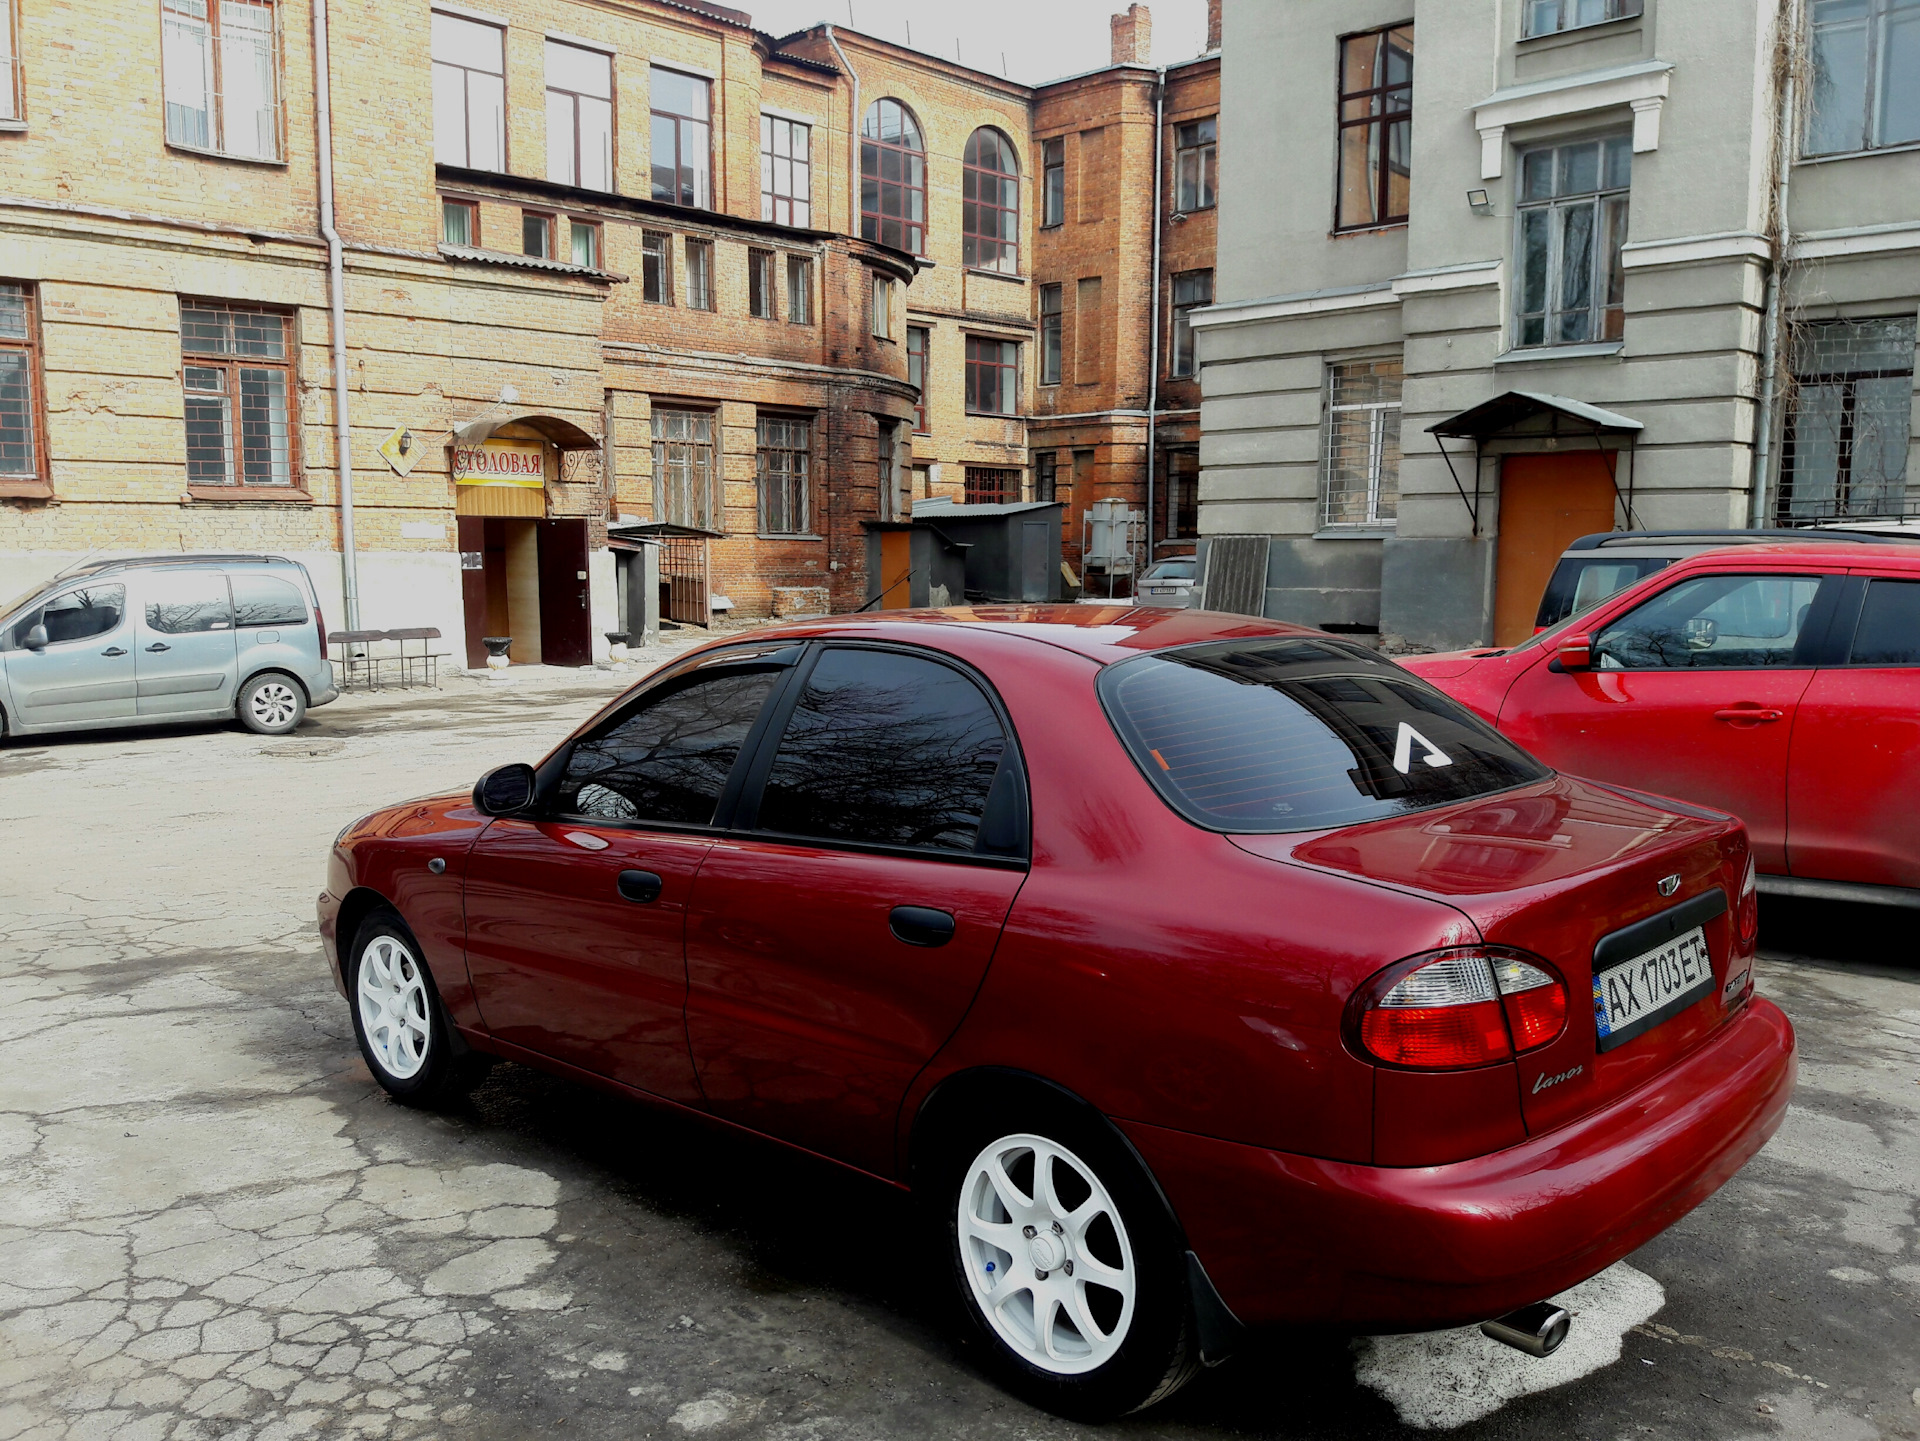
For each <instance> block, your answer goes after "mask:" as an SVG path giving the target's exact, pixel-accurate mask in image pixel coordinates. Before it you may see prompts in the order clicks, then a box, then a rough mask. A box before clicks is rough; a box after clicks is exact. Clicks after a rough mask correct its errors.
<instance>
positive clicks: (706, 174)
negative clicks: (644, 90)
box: [651, 65, 713, 210]
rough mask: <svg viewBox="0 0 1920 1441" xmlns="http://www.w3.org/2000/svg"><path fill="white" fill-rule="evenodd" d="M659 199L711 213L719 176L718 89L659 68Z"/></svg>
mask: <svg viewBox="0 0 1920 1441" xmlns="http://www.w3.org/2000/svg"><path fill="white" fill-rule="evenodd" d="M651 90H652V100H651V104H652V107H653V112H652V113H653V135H652V141H653V157H652V163H653V198H654V199H655V200H659V201H663V202H665V203H666V204H668V205H689V206H692V207H693V208H694V209H696V210H705V209H707V208H708V207H709V206H710V204H711V203H712V202H711V199H710V196H711V194H712V190H711V176H712V172H713V85H712V82H711V81H708V80H705V79H703V78H702V77H700V76H698V75H683V74H681V73H680V72H679V71H678V70H663V69H661V68H660V67H659V66H658V65H656V66H654V67H653V73H652V76H651Z"/></svg>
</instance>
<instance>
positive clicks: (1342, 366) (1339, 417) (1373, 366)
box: [1196, 356, 1404, 526]
mask: <svg viewBox="0 0 1920 1441" xmlns="http://www.w3.org/2000/svg"><path fill="white" fill-rule="evenodd" d="M1403 374H1404V368H1403V365H1402V362H1401V360H1400V358H1399V357H1398V356H1394V357H1393V358H1391V359H1384V358H1383V359H1378V360H1353V361H1339V362H1335V363H1334V364H1331V365H1329V366H1328V367H1327V427H1326V437H1327V438H1326V481H1325V490H1326V503H1325V508H1324V511H1323V514H1324V517H1325V522H1326V524H1327V525H1329V526H1335V525H1380V524H1383V523H1385V522H1387V521H1391V520H1392V519H1393V518H1394V514H1395V512H1396V511H1397V509H1398V508H1399V502H1400V383H1401V378H1402V375H1403ZM1196 482H1197V475H1196ZM1197 503H1198V502H1197V498H1196V505H1197Z"/></svg>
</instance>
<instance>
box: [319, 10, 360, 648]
mask: <svg viewBox="0 0 1920 1441" xmlns="http://www.w3.org/2000/svg"><path fill="white" fill-rule="evenodd" d="M330 68H331V66H330V61H329V60H328V56H327V0H313V111H314V115H313V121H314V130H315V133H316V136H317V140H318V149H319V165H320V237H321V239H323V240H325V241H326V242H327V298H328V303H329V304H330V306H331V307H332V312H333V322H332V323H333V438H334V447H335V450H336V451H337V452H338V456H339V467H340V579H341V589H342V591H343V592H344V594H345V597H346V603H347V629H348V630H358V629H360V569H359V563H358V561H357V559H356V558H355V555H354V541H353V444H352V442H353V434H352V429H351V427H350V426H349V425H348V423H347V283H346V264H345V260H344V257H343V255H342V253H341V245H340V232H339V230H337V229H336V228H335V226H334V214H333V96H332V91H331V89H330V86H329V83H328V76H329V71H330Z"/></svg>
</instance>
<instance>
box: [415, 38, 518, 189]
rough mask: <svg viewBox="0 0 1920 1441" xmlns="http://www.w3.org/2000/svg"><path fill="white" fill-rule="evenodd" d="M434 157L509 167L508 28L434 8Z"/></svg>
mask: <svg viewBox="0 0 1920 1441" xmlns="http://www.w3.org/2000/svg"><path fill="white" fill-rule="evenodd" d="M433 160H434V163H435V164H436V165H458V166H461V167H463V168H465V169H468V170H505V169H506V168H507V32H506V31H504V30H502V29H501V28H500V27H499V26H498V25H486V24H483V23H481V22H480V21H478V20H468V19H467V18H465V17H464V16H460V15H448V14H444V13H443V12H441V11H438V10H436V11H434V12H433Z"/></svg>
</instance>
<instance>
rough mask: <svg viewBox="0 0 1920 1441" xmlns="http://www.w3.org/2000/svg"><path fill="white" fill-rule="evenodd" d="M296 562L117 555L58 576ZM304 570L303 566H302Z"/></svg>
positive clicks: (239, 557) (255, 557)
mask: <svg viewBox="0 0 1920 1441" xmlns="http://www.w3.org/2000/svg"><path fill="white" fill-rule="evenodd" d="M298 564H299V563H298V562H297V561H292V560H289V559H288V558H287V557H286V556H284V555H245V554H224V553H216V552H212V551H208V552H201V553H183V554H178V555H174V554H161V555H116V556H109V557H107V558H106V559H104V560H89V561H82V562H81V563H80V564H79V565H76V566H70V567H69V568H68V569H66V570H64V571H62V572H61V573H60V575H59V576H58V579H60V580H71V579H72V578H73V577H74V576H77V575H101V574H103V573H105V572H107V571H110V570H152V569H158V568H161V567H179V566H195V565H287V566H297V565H298ZM300 568H301V569H305V567H304V566H301V567H300Z"/></svg>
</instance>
